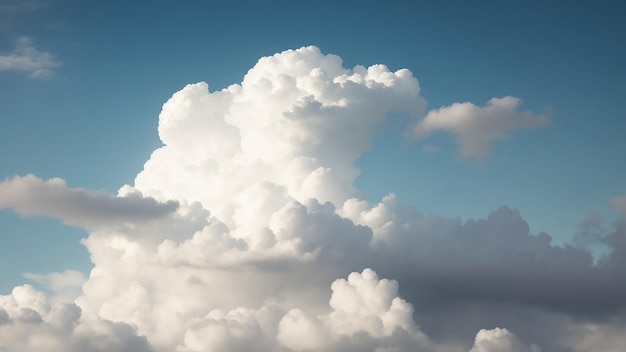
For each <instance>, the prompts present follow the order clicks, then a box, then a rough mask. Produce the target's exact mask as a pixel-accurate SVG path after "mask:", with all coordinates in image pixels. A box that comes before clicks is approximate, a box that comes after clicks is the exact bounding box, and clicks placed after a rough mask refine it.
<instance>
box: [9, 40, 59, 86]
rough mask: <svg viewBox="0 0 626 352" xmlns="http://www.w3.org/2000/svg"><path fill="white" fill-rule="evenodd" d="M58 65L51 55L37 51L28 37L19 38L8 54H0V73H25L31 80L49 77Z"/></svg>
mask: <svg viewBox="0 0 626 352" xmlns="http://www.w3.org/2000/svg"><path fill="white" fill-rule="evenodd" d="M60 65H61V64H60V63H59V62H58V61H57V60H55V59H54V57H53V56H52V54H50V53H47V52H42V51H39V50H37V49H36V48H35V47H34V45H33V42H32V40H31V39H30V38H28V37H21V38H19V39H18V40H17V44H16V46H15V49H13V51H11V52H10V53H8V54H5V55H2V54H0V71H19V72H26V73H28V74H29V76H30V77H33V78H40V77H46V76H49V75H51V74H52V73H53V71H54V69H55V68H57V67H59V66H60Z"/></svg>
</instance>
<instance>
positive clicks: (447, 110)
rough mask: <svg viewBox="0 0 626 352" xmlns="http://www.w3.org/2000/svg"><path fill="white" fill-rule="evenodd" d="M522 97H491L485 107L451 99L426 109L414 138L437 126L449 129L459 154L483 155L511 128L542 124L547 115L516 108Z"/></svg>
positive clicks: (546, 121) (433, 129)
mask: <svg viewBox="0 0 626 352" xmlns="http://www.w3.org/2000/svg"><path fill="white" fill-rule="evenodd" d="M520 104H521V100H520V99H519V98H516V97H511V96H507V97H504V98H492V99H490V100H489V101H488V102H487V105H486V106H484V107H480V106H476V105H474V104H472V103H468V102H466V103H454V104H452V105H450V106H444V107H441V108H439V109H436V110H431V111H430V112H428V114H427V115H426V117H425V118H424V119H423V120H422V121H420V122H419V123H418V124H417V125H416V126H415V128H414V130H413V138H415V139H424V138H426V137H428V136H429V135H430V134H431V133H433V132H435V131H437V130H443V131H447V132H450V133H452V134H453V135H454V138H455V140H456V142H457V143H458V144H459V147H460V150H459V156H460V157H461V158H478V159H479V158H482V157H484V156H486V155H487V154H489V153H490V152H491V149H492V143H493V142H494V141H496V140H498V139H504V138H505V137H506V136H507V134H508V133H509V132H510V131H514V130H519V129H525V128H532V127H539V126H545V125H547V124H548V123H549V119H548V117H546V116H544V115H535V114H533V113H532V112H530V111H521V112H519V111H516V110H517V108H518V107H519V105H520Z"/></svg>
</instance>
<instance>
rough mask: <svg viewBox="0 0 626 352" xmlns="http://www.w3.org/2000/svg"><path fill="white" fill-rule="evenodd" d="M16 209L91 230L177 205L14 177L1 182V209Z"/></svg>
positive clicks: (139, 218)
mask: <svg viewBox="0 0 626 352" xmlns="http://www.w3.org/2000/svg"><path fill="white" fill-rule="evenodd" d="M2 208H13V209H14V210H15V211H16V212H17V213H18V214H20V215H23V216H31V215H41V216H49V217H55V218H59V219H62V220H63V222H65V223H66V224H69V225H76V226H80V227H85V228H88V229H94V228H98V227H101V226H111V225H119V224H121V223H126V222H135V221H145V220H150V219H154V218H160V217H163V216H165V215H167V214H169V213H171V212H173V211H175V210H176V209H177V208H178V202H175V201H168V202H165V203H160V202H157V201H156V200H155V199H153V198H150V197H143V195H142V194H141V193H139V192H134V193H128V194H127V195H125V196H123V197H120V196H114V195H111V194H108V193H105V192H102V191H89V190H85V189H81V188H68V187H67V184H66V183H65V181H64V180H63V179H60V178H52V179H50V180H47V181H44V180H42V179H40V178H38V177H36V176H34V175H26V176H23V177H20V176H15V177H13V178H11V179H6V180H4V181H3V182H0V209H2Z"/></svg>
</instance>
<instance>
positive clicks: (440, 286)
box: [0, 47, 626, 352]
mask: <svg viewBox="0 0 626 352" xmlns="http://www.w3.org/2000/svg"><path fill="white" fill-rule="evenodd" d="M490 104H491V105H490V106H492V108H489V109H488V110H489V111H488V112H485V114H486V115H488V116H487V118H486V120H488V121H491V120H492V119H495V118H496V117H495V116H496V115H498V113H496V112H494V109H495V110H498V109H499V110H498V111H500V110H503V114H504V115H506V114H505V113H507V111H509V110H514V108H515V107H516V106H517V104H518V103H517V101H516V100H515V98H505V99H502V100H498V99H494V100H492V103H490ZM453 106H455V105H453ZM424 108H425V101H424V100H423V98H421V96H420V87H419V84H418V82H417V80H416V79H415V78H414V77H413V76H412V74H411V72H410V71H408V70H405V69H404V70H398V71H395V72H392V71H390V70H389V69H388V68H387V67H386V66H384V65H374V66H371V67H368V68H366V67H362V66H356V67H355V68H353V69H346V68H344V67H343V66H342V62H341V59H340V58H339V57H338V56H335V55H324V54H322V53H321V52H320V50H319V49H317V48H316V47H305V48H301V49H298V50H288V51H285V52H282V53H278V54H276V55H273V56H271V57H265V58H262V59H260V60H259V61H258V63H257V64H256V65H255V66H254V67H253V68H252V69H251V70H250V71H249V72H248V74H247V75H246V76H245V77H244V79H243V81H242V82H241V84H235V85H232V86H230V87H228V88H226V89H223V90H220V91H213V92H211V91H210V90H209V88H208V85H207V84H206V83H197V84H192V85H188V86H186V87H184V88H183V89H182V90H181V91H179V92H177V93H175V94H174V95H173V96H172V98H171V99H170V100H168V101H167V102H166V103H165V104H164V105H163V109H162V112H161V115H160V119H159V136H160V138H161V140H162V141H163V144H164V145H163V146H162V147H161V148H159V149H157V150H155V151H154V152H153V154H152V155H151V157H150V159H149V160H148V161H147V162H146V164H145V165H144V169H143V170H142V171H141V172H140V173H139V174H138V175H137V178H136V180H135V184H134V185H133V186H124V187H122V189H121V190H120V192H119V195H118V196H110V195H106V194H101V193H97V192H91V191H86V190H80V189H69V188H67V186H66V185H65V184H64V182H62V180H58V179H55V180H51V181H42V180H40V179H37V178H36V177H34V176H26V177H23V178H14V179H10V180H6V181H4V182H3V183H0V195H5V197H3V198H0V199H2V200H1V201H0V206H2V207H12V208H14V209H15V210H16V211H18V212H19V213H22V214H24V215H32V214H35V215H47V216H56V217H60V218H62V219H64V221H66V222H67V223H71V224H76V225H80V226H85V227H87V228H89V229H91V230H92V232H91V234H90V235H89V237H88V238H86V239H85V240H84V242H83V243H84V245H85V246H86V248H87V249H88V250H89V252H90V254H91V260H92V262H93V264H94V267H93V269H92V271H91V273H90V274H89V277H88V278H87V280H86V281H85V282H84V283H83V284H82V293H81V295H80V296H79V297H78V298H76V299H75V301H74V302H73V303H71V304H70V305H65V306H63V305H61V303H58V302H54V303H53V304H51V303H47V298H46V297H45V296H44V295H43V294H42V293H40V292H37V291H35V290H34V289H32V288H31V287H29V286H22V287H21V288H16V290H17V291H14V293H13V294H12V295H8V296H0V334H2V335H0V336H5V337H6V338H7V340H3V339H0V341H1V342H0V350H2V348H5V349H9V350H11V349H12V348H13V346H17V345H16V343H17V342H15V341H17V340H14V339H12V338H11V336H27V337H29V338H32V339H37V336H43V337H42V338H44V337H45V338H49V339H50V341H52V342H50V343H51V344H52V343H57V344H58V346H60V347H59V349H62V350H67V351H91V350H125V348H126V349H129V350H130V348H134V350H137V351H141V350H153V351H163V352H165V351H168V352H169V351H177V352H193V351H212V350H216V351H219V350H221V351H249V350H255V351H372V352H374V351H376V352H379V351H434V352H436V351H450V352H455V351H465V352H466V351H470V350H471V351H472V352H478V351H539V347H538V346H541V347H542V348H546V350H549V351H582V350H579V349H577V347H576V344H577V343H579V342H580V337H579V336H573V335H572V331H577V332H580V331H587V332H586V333H585V334H587V335H589V338H588V339H586V340H585V341H587V345H589V344H590V343H591V342H589V341H596V340H598V339H600V336H602V334H601V333H597V330H594V332H593V334H592V333H591V332H588V331H589V329H586V328H585V327H586V326H587V325H584V324H588V323H593V324H597V326H605V327H606V329H604V330H602V331H607V332H606V334H611V335H610V336H613V337H614V336H615V335H616V334H615V331H619V330H620V329H621V328H622V326H623V325H621V324H622V323H620V321H622V320H620V319H621V317H623V311H624V307H625V305H624V303H623V299H622V297H623V294H624V293H626V280H624V279H623V276H622V275H621V274H620V272H621V271H620V270H619V268H620V267H621V263H623V262H624V259H623V258H626V253H625V250H626V245H624V243H626V241H624V240H623V238H624V237H625V236H626V231H624V229H625V226H623V225H621V226H617V227H616V229H615V232H614V233H613V234H611V235H608V236H607V243H609V245H610V246H611V247H612V248H613V252H612V253H611V254H610V255H609V256H607V257H606V258H604V259H602V260H600V261H598V263H596V264H594V262H593V258H592V256H591V254H590V253H589V252H588V251H585V250H583V249H577V248H574V247H569V246H563V247H558V246H554V245H552V244H551V243H550V237H549V236H548V235H546V234H540V235H537V236H534V235H531V234H530V233H529V231H528V225H527V224H526V223H525V222H524V220H523V219H522V218H521V216H520V215H519V214H518V213H517V212H516V211H515V210H512V209H509V208H507V207H503V208H501V209H498V210H496V211H494V212H493V213H491V214H490V215H489V216H488V217H487V218H486V219H480V220H471V221H468V222H465V223H462V222H461V221H460V220H459V219H455V218H452V219H451V218H441V217H436V216H431V217H424V216H423V215H421V214H420V213H419V212H417V211H416V210H415V209H413V208H410V207H408V206H406V205H403V204H402V203H401V201H400V200H399V198H398V197H397V196H395V195H393V194H391V195H388V196H387V197H385V198H383V199H382V200H381V201H380V202H379V203H377V204H370V203H369V202H367V201H364V200H361V199H359V193H358V190H357V189H355V187H354V186H353V182H354V180H355V179H356V177H357V176H358V174H359V170H358V168H357V167H356V166H355V165H354V162H355V161H356V160H357V159H358V158H359V157H360V156H361V155H362V154H363V153H364V152H366V151H367V150H368V149H369V148H371V144H372V141H371V138H372V135H373V134H374V131H375V130H376V128H377V127H378V126H379V125H380V124H381V123H383V122H384V121H385V120H386V119H387V117H388V116H389V114H390V113H400V114H405V115H409V116H412V117H413V118H415V119H419V118H420V117H421V116H422V114H423V113H424ZM481 109H487V108H478V107H475V106H474V107H470V108H469V112H468V114H469V115H468V117H465V118H464V119H466V120H468V121H470V122H468V123H467V124H463V125H464V126H465V125H468V126H469V125H473V123H474V122H472V121H474V119H476V118H478V119H483V117H480V116H479V117H477V116H478V115H481V114H482V113H483V112H484V111H483V110H481ZM439 111H440V112H441V111H442V110H439ZM481 111H482V112H481ZM509 112H510V111H509ZM431 114H433V113H429V114H428V115H427V116H426V118H425V119H424V120H422V122H421V123H429V122H427V121H429V116H432V115H431ZM477 114H478V115H477ZM515 114H521V115H522V120H524V119H525V120H524V121H527V122H528V123H523V124H522V125H524V126H526V127H529V126H530V125H534V124H536V122H537V121H540V119H539V118H537V117H535V116H534V115H532V116H531V115H528V114H526V113H515ZM525 114H526V115H525ZM481 116H482V115H481ZM498 116H499V115H498ZM507 116H508V115H507ZM516 116H517V115H516ZM524 116H526V117H524ZM503 119H504V120H505V122H503V124H498V126H499V127H498V126H496V127H493V128H494V129H493V130H489V131H486V132H485V133H486V135H484V136H483V135H479V132H478V130H479V129H476V128H474V127H472V128H469V127H467V128H468V129H466V128H465V127H464V129H463V131H466V130H467V131H470V132H471V133H465V132H463V138H466V139H467V138H469V139H471V138H475V139H476V140H477V141H476V142H475V144H472V145H473V146H474V147H476V146H477V147H476V148H474V147H472V148H470V152H469V154H468V155H472V156H473V155H479V154H480V155H482V154H483V153H484V152H485V151H486V150H488V149H485V148H486V147H485V146H486V145H487V146H488V145H490V143H491V141H493V140H494V139H497V138H501V137H502V136H503V135H504V133H505V132H506V131H508V130H511V129H514V128H517V127H520V125H519V124H518V123H517V122H512V123H509V122H506V121H508V120H507V117H506V116H505V117H504V118H503ZM538 119H539V120H538ZM461 120H463V119H461ZM515 120H516V121H517V118H515ZM481 121H482V120H481ZM433 128H434V127H433ZM429 131H430V129H429ZM455 131H456V130H455ZM464 140H465V139H464ZM460 143H461V149H463V148H464V147H463V143H464V142H460ZM468 143H469V142H468ZM470 144H471V143H470ZM18 190H19V191H18ZM57 204H60V205H61V206H58V207H55V205H57ZM85 205H89V206H87V207H86V206H85ZM120 209H121V210H120ZM107 223H112V224H114V226H102V224H107ZM28 277H30V278H33V279H35V280H39V281H40V282H48V281H50V282H52V281H51V280H52V279H51V278H52V276H50V279H45V278H48V277H49V276H41V275H36V274H32V273H31V274H28ZM55 277H56V276H55ZM57 281H59V280H56V281H54V282H57ZM72 282H74V281H72ZM22 291H25V292H26V291H27V292H28V295H26V296H28V297H34V298H29V299H21V298H19V297H22V293H21V292H22ZM16 297H18V298H16ZM581 302H585V303H584V304H581ZM56 307H65V308H56ZM55 309H57V310H59V309H60V310H63V309H65V310H66V311H69V313H67V312H66V313H64V314H65V315H69V316H71V318H68V319H66V321H67V324H66V325H65V328H63V329H57V328H55V326H56V325H55V324H57V322H56V320H55V319H56V318H54V317H52V315H51V314H52V313H50V312H52V311H56V310H55ZM3 312H4V313H3ZM64 312H65V311H64ZM520 312H523V313H520ZM469 313H471V314H469ZM25 321H29V322H33V323H28V324H31V325H27V323H25ZM536 321H542V322H545V325H542V326H537V324H534V323H533V322H536ZM580 322H583V323H580ZM603 324H604V325H603ZM547 325H548V326H551V327H552V328H553V329H552V330H551V332H552V333H553V334H554V336H550V335H548V334H546V333H545V329H544V328H543V327H544V326H547ZM55 329H56V330H55ZM507 329H509V330H507ZM20 334H21V335H20ZM85 336H93V337H94V338H95V339H94V340H88V341H91V342H90V343H96V342H97V343H98V344H97V347H92V346H87V345H83V344H85V343H87V340H84V339H81V338H82V337H85ZM607 336H608V335H607ZM614 339H615V340H616V341H619V339H617V338H614ZM5 341H8V342H5ZM41 341H43V340H41ZM94 341H95V342H94ZM98 341H99V342H98ZM533 343H534V344H536V345H534V344H533ZM3 344H4V345H3ZM33 346H35V345H33ZM54 346H56V345H54ZM129 346H131V347H129ZM132 346H134V347H132ZM98 348H100V349H98ZM26 350H28V351H30V350H33V351H34V350H37V349H36V347H27V348H26Z"/></svg>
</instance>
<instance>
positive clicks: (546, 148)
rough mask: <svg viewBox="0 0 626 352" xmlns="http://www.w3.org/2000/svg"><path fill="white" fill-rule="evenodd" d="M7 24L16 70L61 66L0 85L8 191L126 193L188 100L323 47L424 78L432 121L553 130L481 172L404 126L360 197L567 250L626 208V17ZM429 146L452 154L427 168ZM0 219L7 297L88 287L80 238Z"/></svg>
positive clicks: (481, 8)
mask: <svg viewBox="0 0 626 352" xmlns="http://www.w3.org/2000/svg"><path fill="white" fill-rule="evenodd" d="M4 6H5V9H4V10H3V11H4V13H3V14H2V15H3V22H4V23H5V25H4V26H3V29H2V36H1V37H0V49H1V52H2V54H5V55H6V54H8V53H9V52H11V51H12V50H13V49H14V47H15V45H16V41H17V40H18V39H19V38H21V37H28V38H30V39H31V41H32V45H33V46H34V47H35V48H37V50H39V51H41V52H47V53H50V55H51V56H52V57H53V60H54V61H55V62H58V63H59V64H60V65H59V66H58V67H55V68H53V69H52V72H51V74H49V75H47V76H45V77H41V78H32V77H29V76H28V73H27V72H19V71H16V70H10V69H7V70H5V71H2V72H0V89H1V90H2V91H3V94H2V97H1V98H0V99H1V105H2V107H3V108H2V110H3V112H2V125H3V128H2V129H1V130H0V143H1V145H0V159H1V160H2V162H1V163H0V174H1V176H2V177H10V176H13V175H24V174H27V173H34V174H36V175H38V176H40V177H42V178H49V177H57V176H58V177H63V178H64V179H66V180H67V182H68V183H69V184H70V185H71V186H75V187H83V188H92V189H102V190H107V191H109V192H115V191H116V190H117V189H118V188H119V187H120V186H121V185H123V184H126V183H128V184H132V182H133V179H134V176H135V175H136V173H137V172H138V171H139V170H140V169H141V167H142V165H143V162H144V161H145V160H147V158H148V156H149V154H150V152H151V151H152V150H153V149H154V148H155V147H157V146H158V145H159V143H160V142H159V140H158V137H157V135H156V123H157V117H158V114H159V111H160V107H161V105H162V104H163V103H164V102H165V101H166V100H167V99H168V98H169V96H170V95H171V94H172V93H173V92H174V91H176V90H178V89H180V88H182V87H183V86H184V85H185V84H188V83H195V82H198V81H206V82H207V83H209V86H210V87H211V89H221V88H223V87H226V86H228V85H230V84H232V83H238V82H240V81H241V79H242V77H243V75H244V74H245V72H246V71H247V70H248V69H249V68H250V67H252V65H253V64H254V63H255V61H256V60H257V59H258V58H259V57H261V56H265V55H270V54H273V53H275V52H278V51H282V50H285V49H290V48H298V47H301V46H305V45H310V44H313V45H316V46H318V47H319V48H320V49H321V50H322V51H323V52H325V53H334V54H337V55H340V56H341V57H342V58H343V60H344V66H345V67H353V66H354V65H357V64H362V65H371V64H376V63H384V64H386V65H387V66H389V67H390V68H392V69H400V68H408V69H410V70H411V71H412V72H413V74H414V76H415V77H416V78H417V79H418V80H419V82H420V85H421V88H422V95H423V96H424V97H425V98H426V100H427V101H428V103H429V108H438V107H440V106H442V105H449V104H452V103H454V102H472V103H474V104H477V105H482V104H484V103H485V102H486V101H487V100H489V99H490V98H491V97H502V96H507V95H512V96H516V97H519V98H521V99H522V101H523V105H522V109H524V110H526V109H528V110H530V111H532V112H535V113H545V114H547V115H548V116H549V117H550V119H551V123H550V125H549V126H547V127H543V128H537V129H532V130H524V131H515V132H513V133H512V135H511V136H509V138H507V139H506V140H502V141H498V142H496V144H495V148H494V151H493V153H491V154H490V155H488V156H486V157H485V158H484V159H483V160H478V161H476V160H467V159H463V160H461V159H459V158H458V157H457V156H456V146H455V144H454V142H453V140H452V139H451V138H450V136H449V135H445V134H443V133H439V134H435V135H433V136H431V137H430V138H429V139H427V140H425V141H417V142H413V143H408V142H407V141H406V140H405V139H403V137H402V130H401V129H402V128H401V127H399V124H400V123H398V124H395V125H394V123H390V124H389V126H386V127H384V128H383V129H382V130H381V131H380V132H379V134H378V136H377V137H376V140H375V147H374V148H373V150H372V151H371V152H370V153H368V154H366V155H365V156H363V157H362V158H361V160H359V162H358V165H359V166H360V167H361V168H362V169H363V172H362V176H361V177H360V178H359V179H358V180H357V185H358V186H359V187H360V188H361V190H362V191H363V192H364V193H365V194H366V195H367V197H368V198H369V199H370V200H374V201H375V200H377V199H379V198H380V197H382V196H384V195H385V194H387V193H389V192H395V193H397V194H400V195H401V198H402V199H403V200H404V201H405V202H407V203H408V204H412V205H414V206H415V207H416V208H417V209H418V210H419V211H421V212H423V213H426V214H429V213H434V214H442V215H446V216H460V217H461V218H463V219H467V218H471V217H481V216H485V215H486V214H487V213H488V212H489V211H491V210H493V209H495V208H497V207H498V206H500V205H509V206H511V207H514V208H517V209H519V210H520V211H521V213H522V214H523V216H524V218H525V219H526V220H527V221H528V222H529V224H530V226H531V230H532V231H533V232H535V233H536V232H539V231H547V232H548V233H550V234H551V235H552V236H553V237H555V239H556V240H557V241H565V240H567V239H568V238H569V237H570V236H571V234H572V232H574V231H576V229H577V227H578V225H579V224H580V223H581V222H582V221H583V220H584V218H585V217H586V216H587V215H588V214H589V213H590V212H593V211H597V212H599V213H601V214H603V215H604V216H605V217H608V218H610V217H612V216H614V214H613V213H612V212H611V210H610V200H611V197H613V196H615V195H618V194H621V193H624V192H626V178H625V177H624V175H626V164H624V163H622V162H621V159H622V155H623V152H624V150H626V140H625V139H623V138H622V135H623V131H625V130H626V122H625V121H626V120H624V118H623V109H622V106H621V101H620V100H621V99H620V98H622V97H624V96H625V95H626V89H625V88H624V78H625V69H624V65H623V62H625V59H626V49H625V48H624V44H623V40H621V39H622V34H623V33H624V30H625V28H624V26H625V25H624V23H623V21H622V20H621V17H620V15H619V14H620V13H621V6H620V5H619V4H618V3H617V2H610V1H604V2H595V3H592V2H587V1H573V2H571V1H567V2H565V1H557V2H551V3H550V4H546V3H545V2H542V1H535V2H533V1H531V2H524V3H521V2H514V1H477V2H464V1H445V2H438V3H434V2H402V1H400V2H398V1H395V2H394V1H392V2H384V3H383V2H378V1H365V2H350V1H348V2H342V3H340V4H336V3H334V2H321V3H316V4H304V3H303V4H294V3H290V2H273V3H267V4H266V3H263V4H262V3H255V2H233V3H200V2H189V3H186V4H184V5H181V4H174V3H172V2H166V1H157V2H154V3H152V4H151V5H150V6H147V5H145V4H144V3H139V2H133V3H126V2H125V3H122V2H116V1H113V2H90V3H84V2H79V1H52V2H47V3H46V2H44V3H42V4H41V7H40V8H36V9H35V8H33V9H24V10H22V11H17V12H16V13H10V12H9V11H8V10H7V9H8V8H9V7H11V6H17V5H15V3H12V2H7V3H6V5H4ZM399 120H401V118H399ZM425 145H438V146H439V147H440V148H441V150H440V151H439V152H436V153H424V152H423V151H422V148H423V147H424V146H425ZM0 216H1V219H2V222H1V223H0V229H1V232H2V234H3V238H4V239H3V241H4V242H5V245H3V246H2V249H0V257H2V258H3V262H2V263H3V264H2V267H1V271H0V273H1V277H2V280H0V281H1V283H2V289H3V290H4V291H6V290H7V289H9V288H10V287H12V286H13V285H15V284H16V283H18V282H20V281H21V280H22V279H21V276H20V274H21V271H24V270H25V271H47V270H62V269H65V268H76V269H79V270H83V271H84V270H86V269H87V267H88V265H89V262H88V258H87V256H86V254H85V253H84V251H82V247H81V246H80V245H79V244H77V241H78V240H79V239H80V238H81V237H82V236H84V233H83V232H82V231H81V230H76V229H73V228H68V227H65V226H62V225H60V224H59V222H58V221H54V220H46V219H30V218H29V219H20V218H19V217H18V216H17V215H15V214H13V213H11V212H10V211H3V212H2V213H1V214H0ZM7 243H8V245H7ZM51 248H54V251H49V249H51ZM23 257H29V258H32V257H35V258H38V260H37V261H36V262H30V260H28V261H26V260H24V259H22V258H23ZM26 263H29V264H28V265H27V266H26V267H24V266H22V264H26Z"/></svg>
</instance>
